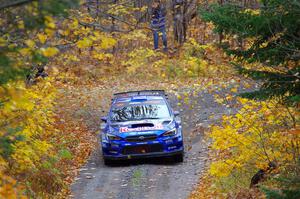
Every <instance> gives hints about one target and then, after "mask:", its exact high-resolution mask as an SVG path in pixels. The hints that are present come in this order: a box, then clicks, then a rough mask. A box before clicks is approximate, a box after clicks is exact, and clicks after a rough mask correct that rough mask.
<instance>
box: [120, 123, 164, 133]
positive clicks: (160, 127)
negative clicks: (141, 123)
mask: <svg viewBox="0 0 300 199" xmlns="http://www.w3.org/2000/svg"><path fill="white" fill-rule="evenodd" d="M159 129H163V125H162V124H156V125H154V126H153V127H148V126H145V127H138V128H128V127H121V128H120V132H121V133H126V132H134V131H151V130H159Z"/></svg>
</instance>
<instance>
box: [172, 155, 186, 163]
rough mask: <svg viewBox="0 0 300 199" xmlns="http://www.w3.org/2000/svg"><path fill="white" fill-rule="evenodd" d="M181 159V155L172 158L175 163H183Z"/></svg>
mask: <svg viewBox="0 0 300 199" xmlns="http://www.w3.org/2000/svg"><path fill="white" fill-rule="evenodd" d="M183 157H184V154H183V153H180V154H176V155H174V157H173V159H174V162H176V163H180V162H183Z"/></svg>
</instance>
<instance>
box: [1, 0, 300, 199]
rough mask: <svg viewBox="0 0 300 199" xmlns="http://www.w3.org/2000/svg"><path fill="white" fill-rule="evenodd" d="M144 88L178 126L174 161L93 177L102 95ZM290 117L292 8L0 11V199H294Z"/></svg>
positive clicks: (61, 0) (296, 155)
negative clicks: (156, 12) (179, 157)
mask: <svg viewBox="0 0 300 199" xmlns="http://www.w3.org/2000/svg"><path fill="white" fill-rule="evenodd" d="M155 3H159V5H160V6H161V7H160V8H161V9H163V10H164V14H165V19H164V20H165V24H164V31H161V30H159V31H157V30H156V29H155V28H153V24H152V20H153V9H154V8H153V5H154V4H155ZM156 31H157V32H156ZM156 33H157V36H158V44H157V45H158V46H155V34H156ZM153 37H154V38H153ZM164 37H165V40H164ZM161 38H163V39H161ZM162 40H164V41H162ZM166 43H167V44H166ZM143 89H162V90H165V91H166V92H167V93H168V94H169V96H170V101H171V105H172V106H173V107H174V108H176V110H178V111H180V112H181V114H182V115H183V116H182V117H183V128H184V129H186V131H185V132H184V134H185V140H184V142H185V143H186V146H187V147H186V151H185V154H186V157H185V160H184V162H183V163H180V164H179V165H173V164H171V165H169V164H166V165H165V164H164V163H161V162H159V163H157V164H156V163H154V164H152V163H151V162H150V163H149V162H146V163H144V162H142V163H132V165H131V164H130V165H129V166H128V165H127V166H124V167H122V166H120V167H112V168H109V167H103V166H99V165H98V164H100V165H102V163H101V160H99V161H100V163H99V161H98V159H97V155H99V154H98V152H97V149H98V148H99V143H98V141H97V138H98V137H99V131H100V126H101V125H100V123H101V120H100V118H101V116H103V115H104V114H105V113H106V112H107V111H108V109H109V107H110V103H111V98H112V95H113V94H114V93H116V92H124V91H132V90H143ZM299 107H300V1H299V0H285V1H282V0H240V1H238V0H161V1H156V0H47V1H46V0H0V198H9V199H10V198H84V196H83V195H82V193H88V194H103V195H98V197H96V198H147V197H148V198H175V197H177V198H181V197H182V198H190V199H200V198H238V199H242V198H243V199H245V198H249V199H250V198H268V199H273V198H276V199H297V198H300V126H299V119H300V118H299ZM199 147H201V149H199ZM198 150H199V151H198ZM194 153H195V154H194ZM99 156H100V155H99ZM91 161H95V162H96V163H95V164H96V166H95V168H94V166H93V167H91V168H93V169H94V170H95V171H92V172H91V173H92V174H90V173H88V174H86V176H85V177H84V179H82V177H81V176H82V175H83V173H84V168H86V165H89V164H91ZM162 161H163V160H162ZM198 166H199V167H198ZM200 166H201V167H200ZM169 167H170V168H169ZM197 167H198V168H197ZM179 168H180V169H179ZM126 169H129V170H128V171H127V170H126ZM130 169H132V170H130ZM168 169H169V170H168ZM165 170H166V171H165ZM177 170H178V171H179V173H180V171H184V172H182V174H181V175H180V176H179V174H178V176H179V177H177V178H173V176H172V172H174V173H175V171H177ZM194 170H197V172H196V173H195V174H194V173H192V172H191V171H194ZM198 170H199V172H198ZM104 171H105V173H104ZM118 171H122V172H123V171H124V172H125V173H126V172H127V173H126V174H128V175H130V179H129V180H128V179H127V178H126V180H123V181H121V180H120V182H116V184H113V183H105V182H104V180H107V181H108V182H112V181H109V178H111V180H114V179H113V177H112V176H114V174H111V177H110V176H107V175H108V174H106V173H113V172H118ZM93 172H94V173H93ZM97 172H98V174H99V173H101V172H103V173H104V174H102V173H101V175H100V174H99V175H98V176H97V175H96V174H97ZM122 172H121V173H122ZM156 172H161V173H159V175H158V174H157V173H156ZM164 172H165V173H164ZM160 175H165V177H166V179H168V181H167V182H166V180H165V181H164V180H163V179H161V178H159V176H160ZM176 175H177V174H176ZM153 176H156V177H153ZM102 177H103V182H102V181H101V178H102ZM104 177H105V179H104ZM114 178H115V179H119V177H118V178H117V177H114ZM153 178H154V179H153ZM183 178H187V179H189V178H191V179H192V181H193V183H192V184H191V185H188V184H187V183H184V182H186V181H181V180H182V179H183ZM124 179H125V178H124ZM93 180H95V181H93ZM86 181H87V183H85V182H86ZM100 181H101V183H102V184H101V183H100ZM169 181H170V182H169ZM89 182H93V183H99V184H97V187H96V185H95V186H94V187H93V186H92V185H93V183H90V184H91V186H90V187H89ZM144 182H145V184H146V185H147V186H148V185H149V186H148V188H149V187H150V188H149V190H148V189H147V191H145V190H146V188H145V187H143V183H144ZM155 182H157V183H156V184H155ZM173 182H174V183H176V182H177V183H178V184H180V185H178V187H176V186H177V185H176V186H175V184H172V183H173ZM76 183H77V185H78V184H79V186H81V184H87V185H86V186H85V187H86V188H84V186H82V187H81V188H80V191H76V190H75V189H77V188H78V186H77V185H76ZM80 183H81V184H80ZM118 183H119V184H118ZM153 183H154V185H153V186H152V184H153ZM164 183H169V184H168V186H162V187H160V189H159V190H158V191H157V190H156V188H154V187H156V186H159V184H164ZM108 184H112V185H111V186H110V187H109V186H108ZM150 185H151V186H150ZM173 185H174V187H175V188H174V187H173ZM95 187H96V188H95ZM126 187H127V188H126ZM187 187H188V189H187V190H186V189H185V188H187ZM123 188H124V189H125V191H124V193H123V192H122V191H120V193H119V192H118V190H119V189H123ZM173 189H174V190H176V189H177V192H176V191H175V192H173V193H172V190H173ZM97 190H98V192H97ZM99 190H100V191H99ZM79 192H81V193H79ZM89 192H90V193H89ZM100 192H101V193H100ZM125 192H126V194H129V195H124V194H125ZM127 192H128V193H127ZM154 192H157V193H156V195H155V194H154ZM108 193H109V194H111V195H109V194H108ZM181 193H182V195H180V194H181ZM114 194H115V195H114ZM122 194H123V195H122ZM143 194H146V195H147V197H146V195H143ZM172 194H175V195H172ZM148 195H149V196H148ZM179 195H180V197H179ZM88 196H89V197H88V198H93V197H92V195H88ZM171 196H172V197H171Z"/></svg>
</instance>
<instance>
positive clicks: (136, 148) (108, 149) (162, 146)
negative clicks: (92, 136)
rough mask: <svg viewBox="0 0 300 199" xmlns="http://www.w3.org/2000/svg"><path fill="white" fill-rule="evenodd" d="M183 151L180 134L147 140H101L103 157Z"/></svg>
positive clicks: (165, 154) (145, 156)
mask: <svg viewBox="0 0 300 199" xmlns="http://www.w3.org/2000/svg"><path fill="white" fill-rule="evenodd" d="M183 152H184V147H183V140H182V136H178V137H174V138H159V139H157V140H155V141H148V142H127V141H110V142H102V153H103V157H104V158H105V159H135V158H148V157H162V156H172V155H176V154H182V153H183Z"/></svg>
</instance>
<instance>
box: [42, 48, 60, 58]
mask: <svg viewBox="0 0 300 199" xmlns="http://www.w3.org/2000/svg"><path fill="white" fill-rule="evenodd" d="M41 51H42V54H43V55H44V56H45V57H53V56H54V55H56V54H57V53H58V52H59V50H58V49H57V48H55V47H48V48H41Z"/></svg>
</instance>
